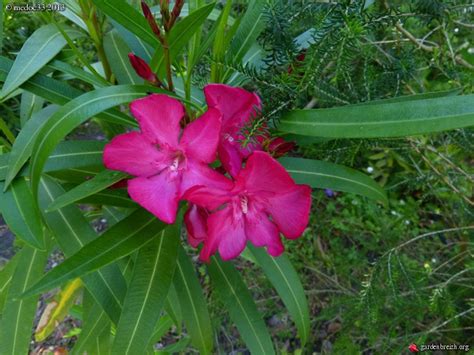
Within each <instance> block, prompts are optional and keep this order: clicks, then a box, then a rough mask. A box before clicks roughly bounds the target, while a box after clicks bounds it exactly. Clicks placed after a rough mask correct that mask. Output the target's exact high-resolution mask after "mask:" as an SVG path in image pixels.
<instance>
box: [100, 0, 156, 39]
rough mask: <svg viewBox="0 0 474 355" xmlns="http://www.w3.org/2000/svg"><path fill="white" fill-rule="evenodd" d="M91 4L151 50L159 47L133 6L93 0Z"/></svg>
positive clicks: (114, 1)
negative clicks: (146, 44)
mask: <svg viewBox="0 0 474 355" xmlns="http://www.w3.org/2000/svg"><path fill="white" fill-rule="evenodd" d="M92 2H93V3H94V4H95V5H96V6H97V7H98V8H99V9H101V10H102V12H103V13H104V14H106V15H107V16H109V17H111V18H112V19H113V20H115V21H116V22H118V23H119V24H120V25H122V26H123V27H125V28H126V29H127V30H129V31H130V32H132V33H133V34H135V35H136V36H137V37H138V38H141V39H142V40H144V41H145V42H146V43H148V44H149V45H150V46H152V47H153V48H156V47H158V46H160V42H159V41H158V38H156V36H155V34H154V33H153V32H152V31H151V29H150V26H149V25H148V22H147V21H146V20H145V17H144V16H143V15H142V14H141V13H140V12H138V11H137V10H136V9H135V8H134V7H133V6H131V5H129V4H128V3H126V2H125V1H123V0H121V1H117V0H93V1H92Z"/></svg>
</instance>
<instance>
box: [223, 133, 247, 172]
mask: <svg viewBox="0 0 474 355" xmlns="http://www.w3.org/2000/svg"><path fill="white" fill-rule="evenodd" d="M218 153H219V159H220V161H221V163H222V166H223V167H224V169H225V170H226V171H227V172H228V173H229V174H230V175H231V176H232V177H236V176H237V175H238V173H239V171H240V169H242V156H241V155H240V152H239V149H238V148H237V147H236V146H235V145H233V144H232V143H230V142H228V141H227V140H223V141H221V143H220V144H219V148H218Z"/></svg>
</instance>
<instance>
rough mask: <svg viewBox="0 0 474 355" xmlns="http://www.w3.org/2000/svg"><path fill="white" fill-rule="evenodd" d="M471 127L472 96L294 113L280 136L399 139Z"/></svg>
mask: <svg viewBox="0 0 474 355" xmlns="http://www.w3.org/2000/svg"><path fill="white" fill-rule="evenodd" d="M472 125H474V95H464V96H447V97H440V98H432V99H423V100H414V101H413V100H411V101H401V102H394V103H377V104H375V103H374V104H371V105H348V106H342V107H335V108H329V109H317V110H294V111H290V112H288V113H286V114H285V115H283V117H282V118H281V121H280V124H279V126H278V129H279V130H280V131H281V132H288V133H295V134H300V135H304V136H316V137H329V138H380V137H402V136H410V135H417V134H424V133H431V132H440V131H445V130H450V129H455V128H463V127H469V126H472Z"/></svg>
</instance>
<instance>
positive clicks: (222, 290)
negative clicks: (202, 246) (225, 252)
mask: <svg viewBox="0 0 474 355" xmlns="http://www.w3.org/2000/svg"><path fill="white" fill-rule="evenodd" d="M209 273H210V275H211V280H212V283H213V285H214V288H215V289H216V291H217V294H218V296H219V299H220V300H221V301H222V303H223V304H224V308H225V309H226V310H227V311H228V312H229V314H230V318H231V319H232V321H233V322H234V323H235V325H236V326H237V329H238V330H239V332H240V335H241V336H242V339H243V340H244V342H245V344H246V345H247V347H248V348H249V350H250V352H251V353H255V354H275V350H274V348H273V344H272V340H271V338H270V334H269V333H268V329H267V327H266V326H265V322H264V321H263V319H262V316H261V314H260V313H259V312H258V309H257V306H256V305H255V302H254V301H253V299H252V295H251V294H250V292H249V290H248V287H247V285H245V283H244V282H243V280H242V277H241V276H240V274H239V273H238V272H237V270H236V269H235V267H234V266H233V265H232V264H231V263H229V262H222V261H221V260H220V258H219V257H217V256H214V257H212V262H211V264H210V265H209Z"/></svg>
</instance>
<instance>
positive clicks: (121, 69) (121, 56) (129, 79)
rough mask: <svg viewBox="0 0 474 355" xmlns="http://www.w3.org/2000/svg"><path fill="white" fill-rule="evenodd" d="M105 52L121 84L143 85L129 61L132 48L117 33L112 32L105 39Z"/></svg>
mask: <svg viewBox="0 0 474 355" xmlns="http://www.w3.org/2000/svg"><path fill="white" fill-rule="evenodd" d="M104 50H105V54H106V56H107V59H108V60H109V63H110V67H111V68H112V73H114V75H115V77H116V78H117V82H118V83H119V84H143V79H142V78H140V77H139V76H138V75H137V73H135V70H134V69H133V67H132V65H131V64H130V61H129V60H128V53H130V48H128V46H127V44H126V43H125V42H124V41H123V40H122V38H120V36H119V35H118V33H117V32H116V31H110V32H109V33H107V34H106V35H105V37H104Z"/></svg>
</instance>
